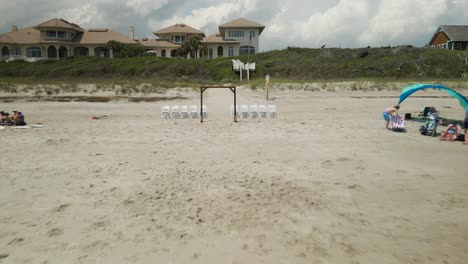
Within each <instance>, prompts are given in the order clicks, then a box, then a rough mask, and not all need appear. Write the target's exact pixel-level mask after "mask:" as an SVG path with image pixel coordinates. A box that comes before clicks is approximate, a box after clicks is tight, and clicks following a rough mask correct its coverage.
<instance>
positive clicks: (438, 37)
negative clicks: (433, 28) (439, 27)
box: [429, 31, 450, 47]
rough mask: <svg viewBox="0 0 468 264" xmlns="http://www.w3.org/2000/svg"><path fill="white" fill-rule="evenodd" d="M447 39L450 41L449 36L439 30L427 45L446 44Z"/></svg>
mask: <svg viewBox="0 0 468 264" xmlns="http://www.w3.org/2000/svg"><path fill="white" fill-rule="evenodd" d="M448 41H450V38H449V37H448V36H447V34H445V32H443V31H439V32H437V33H436V34H435V36H434V37H433V38H432V40H431V42H430V43H429V46H431V47H433V46H437V45H442V44H446V43H447V42H448Z"/></svg>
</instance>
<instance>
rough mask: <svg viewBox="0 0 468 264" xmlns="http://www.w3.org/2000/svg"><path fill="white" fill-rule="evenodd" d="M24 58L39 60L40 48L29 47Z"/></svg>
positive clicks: (40, 55)
mask: <svg viewBox="0 0 468 264" xmlns="http://www.w3.org/2000/svg"><path fill="white" fill-rule="evenodd" d="M26 56H27V57H28V58H40V57H42V53H41V48H39V47H31V48H27V49H26Z"/></svg>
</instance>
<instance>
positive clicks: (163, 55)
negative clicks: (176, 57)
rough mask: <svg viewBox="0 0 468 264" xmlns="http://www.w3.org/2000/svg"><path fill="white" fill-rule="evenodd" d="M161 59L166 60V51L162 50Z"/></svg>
mask: <svg viewBox="0 0 468 264" xmlns="http://www.w3.org/2000/svg"><path fill="white" fill-rule="evenodd" d="M161 57H163V58H166V50H164V49H163V50H161Z"/></svg>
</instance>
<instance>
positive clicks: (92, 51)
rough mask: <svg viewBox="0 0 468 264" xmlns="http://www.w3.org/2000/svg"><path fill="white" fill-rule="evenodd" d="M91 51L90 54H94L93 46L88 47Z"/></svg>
mask: <svg viewBox="0 0 468 264" xmlns="http://www.w3.org/2000/svg"><path fill="white" fill-rule="evenodd" d="M87 48H88V51H89V56H94V48H93V47H87Z"/></svg>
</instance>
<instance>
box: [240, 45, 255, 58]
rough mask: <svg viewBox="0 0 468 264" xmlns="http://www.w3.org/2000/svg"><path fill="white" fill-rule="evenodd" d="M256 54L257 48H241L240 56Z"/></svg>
mask: <svg viewBox="0 0 468 264" xmlns="http://www.w3.org/2000/svg"><path fill="white" fill-rule="evenodd" d="M249 54H255V48H254V47H252V46H242V47H240V48H239V56H242V55H249Z"/></svg>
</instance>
